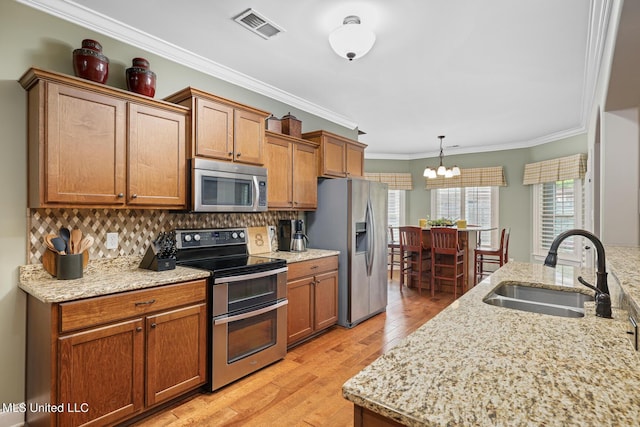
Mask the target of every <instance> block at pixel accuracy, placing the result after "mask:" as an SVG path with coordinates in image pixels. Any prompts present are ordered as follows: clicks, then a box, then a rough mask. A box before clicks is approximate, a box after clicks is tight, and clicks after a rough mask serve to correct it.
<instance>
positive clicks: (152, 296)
mask: <svg viewBox="0 0 640 427" xmlns="http://www.w3.org/2000/svg"><path fill="white" fill-rule="evenodd" d="M206 284H207V281H206V280H196V281H193V282H187V283H180V284H176V285H165V286H159V287H156V288H150V289H144V290H140V291H131V292H124V293H121V294H115V295H105V296H103V297H96V298H90V299H86V300H82V301H72V302H66V303H61V304H60V332H68V331H73V330H76V329H81V328H88V327H92V326H96V325H100V324H103V323H108V322H112V321H115V320H120V319H126V318H129V317H133V316H139V315H142V314H146V313H151V312H154V311H158V310H165V309H168V308H172V307H179V306H181V305H185V304H191V303H197V302H201V301H204V300H205V299H206V289H207V288H206Z"/></svg>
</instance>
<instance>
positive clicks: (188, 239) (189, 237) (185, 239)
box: [184, 234, 191, 242]
mask: <svg viewBox="0 0 640 427" xmlns="http://www.w3.org/2000/svg"><path fill="white" fill-rule="evenodd" d="M184 241H185V242H190V241H191V234H185V235H184Z"/></svg>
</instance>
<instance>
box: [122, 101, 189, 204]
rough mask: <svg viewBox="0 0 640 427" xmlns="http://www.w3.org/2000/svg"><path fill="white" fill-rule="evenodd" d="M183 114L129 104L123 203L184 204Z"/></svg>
mask: <svg viewBox="0 0 640 427" xmlns="http://www.w3.org/2000/svg"><path fill="white" fill-rule="evenodd" d="M186 127H187V123H186V117H185V115H184V114H179V113H175V112H173V111H166V110H163V109H160V108H154V107H149V106H146V105H138V104H133V103H130V104H129V162H128V166H129V168H128V172H129V174H128V176H129V185H128V190H127V203H128V204H129V205H140V206H159V205H161V206H167V207H169V206H175V207H176V208H180V207H184V206H186V190H187V184H186V164H187V158H186V154H185V151H186Z"/></svg>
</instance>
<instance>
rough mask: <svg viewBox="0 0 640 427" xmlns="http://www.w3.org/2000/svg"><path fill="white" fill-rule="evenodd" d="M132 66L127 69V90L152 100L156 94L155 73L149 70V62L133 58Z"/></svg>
mask: <svg viewBox="0 0 640 427" xmlns="http://www.w3.org/2000/svg"><path fill="white" fill-rule="evenodd" d="M132 62H133V66H132V67H131V68H127V71H126V73H127V89H129V90H130V91H131V92H135V93H139V94H140V95H146V96H150V97H152V98H153V95H155V94H156V73H154V72H153V71H151V70H150V69H149V61H147V60H146V59H144V58H133V61H132Z"/></svg>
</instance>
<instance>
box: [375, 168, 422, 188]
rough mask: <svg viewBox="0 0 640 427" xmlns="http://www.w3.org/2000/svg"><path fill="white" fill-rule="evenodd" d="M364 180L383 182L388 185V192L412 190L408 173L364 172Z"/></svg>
mask: <svg viewBox="0 0 640 427" xmlns="http://www.w3.org/2000/svg"><path fill="white" fill-rule="evenodd" d="M364 178H365V179H367V180H369V181H376V182H384V183H385V184H388V185H389V190H413V182H412V179H411V174H410V173H402V172H365V173H364Z"/></svg>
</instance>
